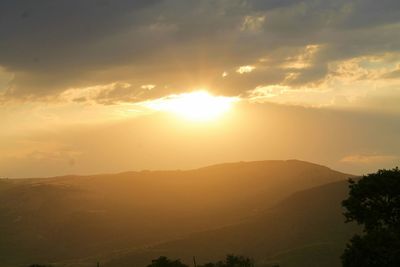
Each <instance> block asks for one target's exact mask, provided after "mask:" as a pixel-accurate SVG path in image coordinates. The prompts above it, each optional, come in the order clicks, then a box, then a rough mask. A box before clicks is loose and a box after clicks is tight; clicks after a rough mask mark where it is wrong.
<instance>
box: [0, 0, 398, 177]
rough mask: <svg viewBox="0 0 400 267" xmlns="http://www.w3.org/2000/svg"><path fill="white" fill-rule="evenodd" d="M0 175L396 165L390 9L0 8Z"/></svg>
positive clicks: (341, 4)
mask: <svg viewBox="0 0 400 267" xmlns="http://www.w3.org/2000/svg"><path fill="white" fill-rule="evenodd" d="M0 18H1V20H0V40H1V41H0V123H1V131H0V177H1V176H3V177H32V176H52V175H63V174H69V173H77V174H81V173H82V174H85V173H101V172H119V171H125V170H140V169H187V168H195V167H200V166H203V165H207V164H214V163H220V162H226V161H242V160H262V159H291V158H296V159H301V160H309V161H313V162H316V163H321V164H325V165H328V166H330V167H332V168H337V169H339V170H342V171H348V172H353V173H364V172H368V171H373V170H375V169H376V168H383V167H394V166H396V165H399V162H400V142H399V141H398V140H399V137H400V37H399V36H400V34H399V32H400V19H399V18H400V2H399V1H396V0H382V1H372V0H365V1H353V0H350V1H344V0H343V1H341V0H335V1H333V0H332V1H330V0H324V1H322V0H320V1H314V0H305V1H292V0H287V1H286V0H285V1H275V0H204V1H195V0H185V1H184V0H141V1H140V0H138V1H106V0H103V1H100V0H96V1H95V0H88V1H58V2H57V3H55V2H54V1H50V0H45V1H40V2H38V1H22V2H20V1H11V0H5V1H2V2H1V3H0Z"/></svg>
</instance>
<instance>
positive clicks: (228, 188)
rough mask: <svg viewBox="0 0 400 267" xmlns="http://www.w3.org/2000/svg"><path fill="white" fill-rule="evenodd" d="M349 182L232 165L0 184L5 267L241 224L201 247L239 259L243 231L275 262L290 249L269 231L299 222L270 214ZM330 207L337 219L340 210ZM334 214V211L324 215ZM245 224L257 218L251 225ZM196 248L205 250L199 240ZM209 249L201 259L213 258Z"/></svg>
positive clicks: (312, 167)
mask: <svg viewBox="0 0 400 267" xmlns="http://www.w3.org/2000/svg"><path fill="white" fill-rule="evenodd" d="M347 177H349V175H347V174H343V173H340V172H336V171H333V170H331V169H329V168H326V167H323V166H320V165H316V164H311V163H307V162H302V161H297V160H290V161H260V162H241V163H229V164H221V165H215V166H211V167H206V168H201V169H197V170H189V171H142V172H127V173H120V174H107V175H94V176H65V177H56V178H47V179H23V180H7V179H4V180H1V181H0V236H1V239H0V251H1V252H2V253H0V265H1V266H7V264H10V265H11V266H13V265H15V264H28V263H34V262H54V261H64V262H65V261H67V260H71V261H72V262H74V264H76V261H75V259H81V258H86V257H93V259H95V258H96V259H97V258H101V259H106V258H107V257H109V255H113V257H114V256H115V255H117V254H118V255H119V254H121V253H122V254H124V253H125V252H130V251H137V249H138V248H140V249H143V248H144V247H148V246H153V247H154V245H155V244H158V243H162V242H165V241H167V240H172V239H177V238H182V237H184V236H186V235H188V234H189V233H193V232H200V231H205V230H208V229H215V228H218V227H221V226H228V225H235V224H239V223H240V222H241V221H245V223H244V222H243V223H242V224H239V225H237V226H231V227H227V228H224V230H218V231H216V232H215V234H214V232H205V233H203V234H201V235H200V236H202V237H204V238H206V237H207V235H211V237H215V238H212V239H207V238H206V239H204V242H212V240H214V241H215V243H213V244H208V245H207V246H209V247H210V248H211V245H213V246H214V245H215V246H216V248H220V249H219V250H215V253H214V254H215V255H219V252H218V251H221V253H222V251H223V252H224V253H225V252H235V251H239V250H241V247H240V246H239V245H238V244H236V243H235V242H239V243H241V244H242V245H243V244H244V243H243V242H250V241H249V240H250V239H249V238H250V237H251V235H248V234H249V232H248V231H247V230H246V229H248V228H249V227H250V229H252V230H254V231H253V234H255V235H258V236H259V238H258V239H254V240H259V241H257V242H258V243H257V242H256V243H254V242H255V241H254V242H251V243H254V244H258V245H257V246H256V247H257V248H259V250H257V251H260V253H261V251H263V250H265V251H264V252H263V253H264V255H269V254H267V252H268V253H269V251H277V252H280V251H282V250H281V249H278V248H283V247H285V246H287V245H286V243H287V242H286V241H285V240H286V239H285V236H284V235H285V234H284V232H279V231H280V230H279V229H280V228H279V229H276V230H273V229H274V228H273V227H274V226H275V224H274V222H276V224H277V225H278V226H279V227H284V226H285V225H288V226H287V227H290V226H289V224H287V223H289V222H286V223H285V220H288V219H290V220H291V223H294V225H300V224H298V223H295V222H294V221H293V220H294V219H297V218H296V217H293V216H294V215H293V216H292V217H287V216H286V215H285V214H286V213H282V212H284V211H285V210H287V208H286V207H285V206H277V208H274V212H275V213H271V212H272V211H269V208H271V207H272V206H273V205H275V204H276V203H278V202H279V201H281V200H283V199H284V198H285V197H288V196H289V195H291V194H293V193H294V192H296V191H298V190H304V189H307V188H310V187H314V186H318V185H322V184H326V183H329V182H333V181H339V180H344V179H346V178H347ZM334 196H336V195H334ZM283 203H285V202H283ZM283 203H281V204H280V205H284V204H283ZM300 203H301V202H299V204H300ZM332 203H336V202H332ZM314 204H317V203H314ZM321 205H323V203H321ZM294 208H295V209H296V207H294ZM303 208H304V207H299V210H298V211H297V212H306V211H303V210H300V209H303ZM332 208H333V209H334V213H335V212H336V210H335V209H336V207H335V206H334V207H332ZM267 210H268V212H266V211H267ZM280 210H282V211H280ZM331 212H332V210H331V208H329V207H328V208H327V210H326V213H327V214H329V215H330V214H331ZM274 214H275V215H274ZM294 214H297V213H294ZM335 214H336V213H335ZM279 216H281V217H279ZM299 216H302V215H301V213H299ZM312 216H314V217H312ZM315 216H316V217H315ZM318 216H319V215H318V214H315V213H312V214H310V217H309V218H305V217H301V218H303V220H304V224H306V222H308V223H310V224H312V223H313V220H316V222H318V220H319V219H318V218H319V217H318ZM246 218H248V219H246ZM249 218H259V219H257V220H256V221H255V222H254V223H255V224H254V225H251V224H249V223H250V222H249V220H250V219H249ZM261 218H264V219H263V220H264V221H263V223H261V221H262V220H261ZM279 218H280V219H279ZM251 220H254V219H251ZM264 222H265V223H264ZM229 229H232V230H229ZM282 230H285V228H282ZM286 230H287V229H286ZM229 231H234V232H229ZM270 231H274V233H275V234H276V235H279V234H281V235H282V237H281V238H280V239H276V240H275V241H276V242H278V241H279V242H281V243H277V244H280V245H279V246H278V245H274V244H270V242H269V240H270V239H271V238H270V237H269V236H266V235H265V234H267V233H269V232H270ZM225 232H226V233H227V235H226V236H224V235H223V233H225ZM229 233H231V234H229ZM264 233H265V234H264ZM307 233H308V232H307ZM218 235H219V236H220V238H217V236H218ZM246 238H247V239H246ZM299 238H300V237H299ZM190 240H192V241H193V242H200V241H201V238H200V239H198V238H194V237H193V239H190ZM196 240H199V241H196ZM229 240H231V241H229ZM240 240H241V241H240ZM192 241H191V242H192ZM226 242H228V243H226ZM262 242H264V243H265V246H264V247H263V246H261V245H260V243H262ZM300 243H301V242H300ZM300 243H299V244H300ZM306 243H307V242H306ZM175 244H176V246H177V249H178V248H179V247H180V245H179V243H170V245H168V246H170V248H168V250H170V249H171V250H173V248H174V247H173V246H175ZM190 244H191V243H190V242H189V243H188V244H187V245H184V247H183V248H186V249H187V251H188V252H187V253H189V251H190V250H189V248H190V247H193V250H192V251H193V253H194V252H196V255H197V254H198V255H203V254H201V253H200V252H199V249H200V248H199V247H197V245H196V243H193V245H192V246H191V245H190ZM226 244H230V245H229V246H228V245H226ZM301 244H304V242H303V243H301ZM199 245H200V244H199ZM204 245H205V244H204ZM269 246H272V247H276V249H272V248H270V247H269ZM288 247H291V248H292V246H288ZM161 248H163V249H164V247H163V246H161V247H160V249H161ZM246 248H249V249H247V250H245V251H244V252H246V253H247V252H249V253H248V254H249V255H253V254H254V253H256V252H254V253H250V251H251V249H250V248H252V247H249V246H248V247H246ZM203 249H204V253H205V254H204V255H208V254H207V253H209V252H210V251H211V250H209V249H206V248H203ZM230 250H232V251H230ZM185 251H186V250H185ZM192 251H190V253H192ZM116 253H117V254H116ZM182 253H183V254H186V252H184V251H182ZM178 254H179V253H178ZM157 256H160V255H157ZM211 256H212V255H211V254H210V255H209V256H208V257H210V258H211ZM180 257H181V256H180V254H179V255H178V258H180ZM91 259H92V258H90V259H89V261H90V260H91ZM135 266H136V265H135Z"/></svg>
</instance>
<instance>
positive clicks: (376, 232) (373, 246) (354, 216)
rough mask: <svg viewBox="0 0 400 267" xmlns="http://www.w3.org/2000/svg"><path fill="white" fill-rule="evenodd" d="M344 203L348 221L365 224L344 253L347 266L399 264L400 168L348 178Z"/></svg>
mask: <svg viewBox="0 0 400 267" xmlns="http://www.w3.org/2000/svg"><path fill="white" fill-rule="evenodd" d="M349 189H350V192H349V197H348V198H347V199H346V200H344V201H343V202H342V205H343V207H344V208H345V212H344V215H345V217H346V222H353V221H354V222H357V223H358V224H359V225H362V226H363V233H362V235H355V236H354V237H353V238H352V239H351V240H350V243H349V244H347V247H346V249H345V251H344V253H343V255H342V264H343V266H344V267H361V266H362V267H382V266H385V267H395V266H400V170H399V168H395V169H392V170H379V171H378V172H376V173H372V174H369V175H367V176H363V177H362V178H361V179H360V180H358V181H354V180H352V179H350V180H349Z"/></svg>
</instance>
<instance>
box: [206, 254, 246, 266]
mask: <svg viewBox="0 0 400 267" xmlns="http://www.w3.org/2000/svg"><path fill="white" fill-rule="evenodd" d="M253 266H254V263H253V260H252V259H250V258H247V257H244V256H236V255H231V254H229V255H227V256H226V259H225V262H223V261H219V262H216V263H211V262H210V263H206V264H204V265H201V266H199V267H253Z"/></svg>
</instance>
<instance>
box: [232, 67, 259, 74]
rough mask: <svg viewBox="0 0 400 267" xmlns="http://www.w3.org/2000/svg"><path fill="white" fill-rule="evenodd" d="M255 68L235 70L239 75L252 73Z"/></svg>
mask: <svg viewBox="0 0 400 267" xmlns="http://www.w3.org/2000/svg"><path fill="white" fill-rule="evenodd" d="M255 68H256V67H254V66H249V65H246V66H240V67H239V68H238V69H237V70H236V72H237V73H239V74H245V73H250V72H252V71H253V70H254V69H255Z"/></svg>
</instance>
